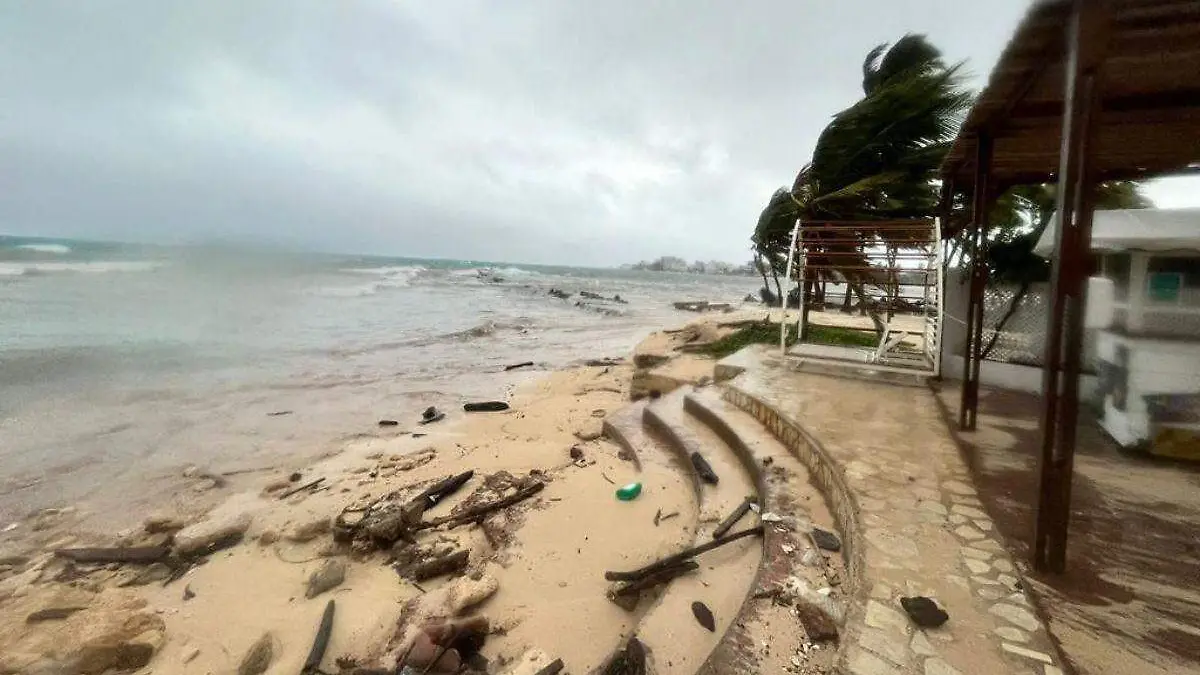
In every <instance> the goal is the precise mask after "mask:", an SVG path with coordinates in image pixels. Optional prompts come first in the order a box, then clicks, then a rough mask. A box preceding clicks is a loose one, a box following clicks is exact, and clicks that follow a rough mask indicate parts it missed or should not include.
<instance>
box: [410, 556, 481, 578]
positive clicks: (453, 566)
mask: <svg viewBox="0 0 1200 675" xmlns="http://www.w3.org/2000/svg"><path fill="white" fill-rule="evenodd" d="M470 555H471V552H470V551H468V550H465V549H464V550H461V551H455V552H454V553H451V554H449V555H444V556H442V557H440V558H434V559H433V560H427V561H425V562H423V563H421V564H419V565H415V566H413V568H412V569H411V570H409V572H408V578H410V579H412V580H413V581H417V582H420V581H425V580H427V579H433V578H434V577H440V576H443V575H446V574H455V573H457V572H461V571H462V570H463V569H464V568H466V566H467V562H468V559H469V558H470Z"/></svg>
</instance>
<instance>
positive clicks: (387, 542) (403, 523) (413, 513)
mask: <svg viewBox="0 0 1200 675" xmlns="http://www.w3.org/2000/svg"><path fill="white" fill-rule="evenodd" d="M425 504H426V502H425V501H423V500H420V501H419V500H413V501H411V502H409V503H407V504H404V505H403V506H401V507H400V508H398V509H393V510H391V511H388V512H387V513H384V514H383V515H381V516H379V517H378V518H374V519H371V520H370V521H366V519H364V522H365V529H366V532H367V534H368V535H369V536H370V537H371V539H373V540H374V541H375V542H376V544H379V545H380V546H382V547H385V548H386V547H387V546H391V545H392V544H393V543H394V542H395V541H396V540H397V539H404V540H406V541H411V540H412V528H413V527H414V526H415V525H417V524H418V523H420V522H421V516H422V515H424V513H425Z"/></svg>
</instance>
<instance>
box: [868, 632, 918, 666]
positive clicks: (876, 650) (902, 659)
mask: <svg viewBox="0 0 1200 675" xmlns="http://www.w3.org/2000/svg"><path fill="white" fill-rule="evenodd" d="M858 644H859V646H860V647H862V648H863V649H866V650H867V651H870V652H872V653H873V654H875V655H877V656H882V657H883V658H885V659H887V660H888V661H891V662H892V663H893V664H895V665H897V666H902V665H904V664H905V663H906V662H907V661H908V645H907V644H906V642H905V640H904V639H903V638H897V637H895V636H893V635H892V634H889V633H885V632H883V631H882V630H879V629H878V628H864V629H862V632H860V633H859V635H858Z"/></svg>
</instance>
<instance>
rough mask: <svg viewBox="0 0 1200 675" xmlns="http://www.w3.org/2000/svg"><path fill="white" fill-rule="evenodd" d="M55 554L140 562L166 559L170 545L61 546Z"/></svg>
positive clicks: (100, 560) (88, 560)
mask: <svg viewBox="0 0 1200 675" xmlns="http://www.w3.org/2000/svg"><path fill="white" fill-rule="evenodd" d="M54 555H56V556H58V557H60V558H66V559H67V560H73V561H75V562H81V563H114V562H116V563H139V564H149V563H154V562H160V561H162V560H165V559H166V558H167V557H169V556H170V555H171V548H170V547H169V546H118V547H114V548H60V549H58V550H56V551H55V552H54Z"/></svg>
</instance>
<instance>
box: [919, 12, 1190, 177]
mask: <svg viewBox="0 0 1200 675" xmlns="http://www.w3.org/2000/svg"><path fill="white" fill-rule="evenodd" d="M1089 1H1093V2H1099V1H1100V0H1089ZM1107 4H1108V6H1109V8H1110V18H1111V21H1110V24H1109V32H1108V43H1107V50H1106V51H1105V52H1104V58H1103V62H1102V65H1101V67H1100V68H1101V70H1100V72H1101V82H1102V88H1101V92H1102V94H1101V95H1102V101H1103V104H1102V110H1101V112H1100V113H1099V117H1098V118H1097V121H1098V123H1099V128H1098V129H1097V142H1096V146H1095V148H1094V150H1093V153H1094V154H1093V159H1094V166H1095V167H1096V170H1097V172H1098V174H1097V176H1098V178H1099V179H1100V180H1107V179H1128V178H1139V177H1145V176H1153V175H1164V174H1174V173H1185V172H1188V171H1195V170H1197V169H1200V2H1196V1H1195V0H1109V1H1108V2H1107ZM1071 5H1072V3H1071V2H1070V0H1043V1H1041V2H1036V3H1035V4H1034V5H1033V7H1032V8H1031V9H1030V10H1029V12H1028V13H1027V14H1026V16H1025V18H1024V19H1023V20H1022V21H1021V24H1020V26H1018V28H1017V30H1016V32H1015V33H1014V35H1013V37H1012V39H1011V40H1010V42H1009V43H1008V46H1007V47H1006V48H1005V50H1004V52H1003V53H1002V54H1001V56H1000V60H999V62H998V63H997V64H996V67H995V69H994V70H993V71H992V74H991V77H990V79H989V80H988V84H987V87H986V88H985V89H984V90H983V92H982V93H981V94H980V96H979V98H978V100H977V101H976V103H975V105H974V107H973V108H972V109H971V111H970V113H969V114H968V116H967V119H966V121H965V123H964V124H963V127H962V129H961V130H960V131H959V135H958V137H957V139H955V142H954V145H953V147H952V148H951V150H950V152H949V154H948V155H947V156H946V159H945V161H944V162H943V164H942V169H941V173H942V176H943V177H944V178H946V179H949V180H952V181H953V182H954V185H955V187H956V189H957V190H959V191H963V190H964V189H965V190H966V191H970V190H971V186H972V184H973V175H974V171H975V156H976V152H977V138H978V134H979V132H980V131H983V130H986V131H988V132H989V133H991V135H992V138H993V139H994V140H993V150H992V174H991V175H992V178H993V180H994V181H995V184H997V185H999V186H1001V187H1003V186H1005V185H1017V184H1030V183H1045V182H1053V181H1054V175H1055V174H1056V173H1057V172H1058V162H1059V145H1060V142H1061V137H1062V114H1063V81H1064V70H1065V69H1064V67H1063V66H1064V58H1065V55H1066V49H1065V37H1066V32H1067V31H1066V29H1067V25H1068V23H1069V21H1070V17H1071ZM1097 38H1100V39H1097ZM1087 41H1088V42H1090V43H1091V44H1092V45H1095V44H1098V43H1100V42H1102V41H1103V36H1100V35H1098V34H1094V33H1092V34H1088V40H1087Z"/></svg>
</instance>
